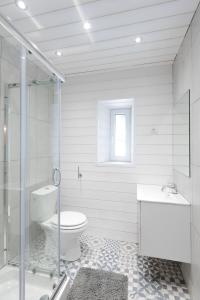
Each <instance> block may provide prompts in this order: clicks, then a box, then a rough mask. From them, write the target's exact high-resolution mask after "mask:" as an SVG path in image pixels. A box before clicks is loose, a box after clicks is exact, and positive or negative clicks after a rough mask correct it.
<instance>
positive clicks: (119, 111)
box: [109, 107, 132, 162]
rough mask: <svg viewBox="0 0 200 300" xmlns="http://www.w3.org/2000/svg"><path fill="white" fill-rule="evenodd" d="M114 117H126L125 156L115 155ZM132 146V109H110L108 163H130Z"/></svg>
mask: <svg viewBox="0 0 200 300" xmlns="http://www.w3.org/2000/svg"><path fill="white" fill-rule="evenodd" d="M116 115H125V117H126V155H125V156H116V155H115V128H116ZM131 145H132V107H126V108H111V109H110V149H109V152H110V162H131Z"/></svg>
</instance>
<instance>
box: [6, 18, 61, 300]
mask: <svg viewBox="0 0 200 300" xmlns="http://www.w3.org/2000/svg"><path fill="white" fill-rule="evenodd" d="M0 24H1V25H0V34H1V37H0V45H1V47H0V84H1V87H0V93H1V95H0V141H1V142H0V187H1V188H0V299H1V300H8V299H9V300H37V299H38V300H39V299H45V300H46V299H54V297H55V295H56V292H57V288H58V286H59V284H60V282H61V280H62V276H61V272H60V257H59V256H60V232H59V223H60V220H59V212H60V190H59V189H60V188H59V186H60V179H61V178H60V148H59V145H60V128H59V126H60V100H61V96H60V93H61V81H63V80H64V79H63V77H62V75H61V74H59V72H56V71H55V72H54V68H53V66H52V65H51V64H50V63H49V62H48V61H47V60H46V59H45V58H44V57H43V56H42V54H41V53H40V52H39V51H38V50H37V49H36V48H34V47H35V46H34V45H32V44H29V41H27V40H26V39H25V38H23V37H22V36H21V35H20V34H19V33H18V32H17V31H15V29H14V28H13V27H12V25H11V24H9V23H8V22H7V21H6V20H5V19H4V18H3V17H2V16H0ZM47 212H48V214H47ZM51 216H52V217H53V216H54V219H55V217H56V218H57V227H55V226H54V228H53V229H52V228H51V227H50V226H48V224H47V221H48V218H50V217H51Z"/></svg>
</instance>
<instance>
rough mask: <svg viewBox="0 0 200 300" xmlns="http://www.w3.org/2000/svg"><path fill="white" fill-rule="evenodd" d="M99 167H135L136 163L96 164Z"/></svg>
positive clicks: (107, 162) (110, 162)
mask: <svg viewBox="0 0 200 300" xmlns="http://www.w3.org/2000/svg"><path fill="white" fill-rule="evenodd" d="M96 166H97V167H106V166H109V167H110V166H115V167H134V163H133V162H132V161H131V162H125V161H105V162H98V163H97V164H96Z"/></svg>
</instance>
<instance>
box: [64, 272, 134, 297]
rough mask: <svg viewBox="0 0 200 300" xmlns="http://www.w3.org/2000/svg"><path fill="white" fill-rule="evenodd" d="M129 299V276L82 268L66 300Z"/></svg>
mask: <svg viewBox="0 0 200 300" xmlns="http://www.w3.org/2000/svg"><path fill="white" fill-rule="evenodd" d="M127 299H128V278H127V276H125V275H122V274H117V273H113V272H107V271H103V270H94V269H90V268H81V269H80V270H79V272H78V274H77V276H76V278H75V280H74V282H73V285H72V288H71V290H70V291H69V294H68V296H67V299H66V300H127Z"/></svg>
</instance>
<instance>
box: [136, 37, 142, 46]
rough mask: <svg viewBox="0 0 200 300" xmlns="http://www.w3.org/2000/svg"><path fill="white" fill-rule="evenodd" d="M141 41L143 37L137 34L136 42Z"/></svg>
mask: <svg viewBox="0 0 200 300" xmlns="http://www.w3.org/2000/svg"><path fill="white" fill-rule="evenodd" d="M141 41H142V39H141V37H140V36H137V37H136V39H135V42H136V43H137V44H139V43H141Z"/></svg>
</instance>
